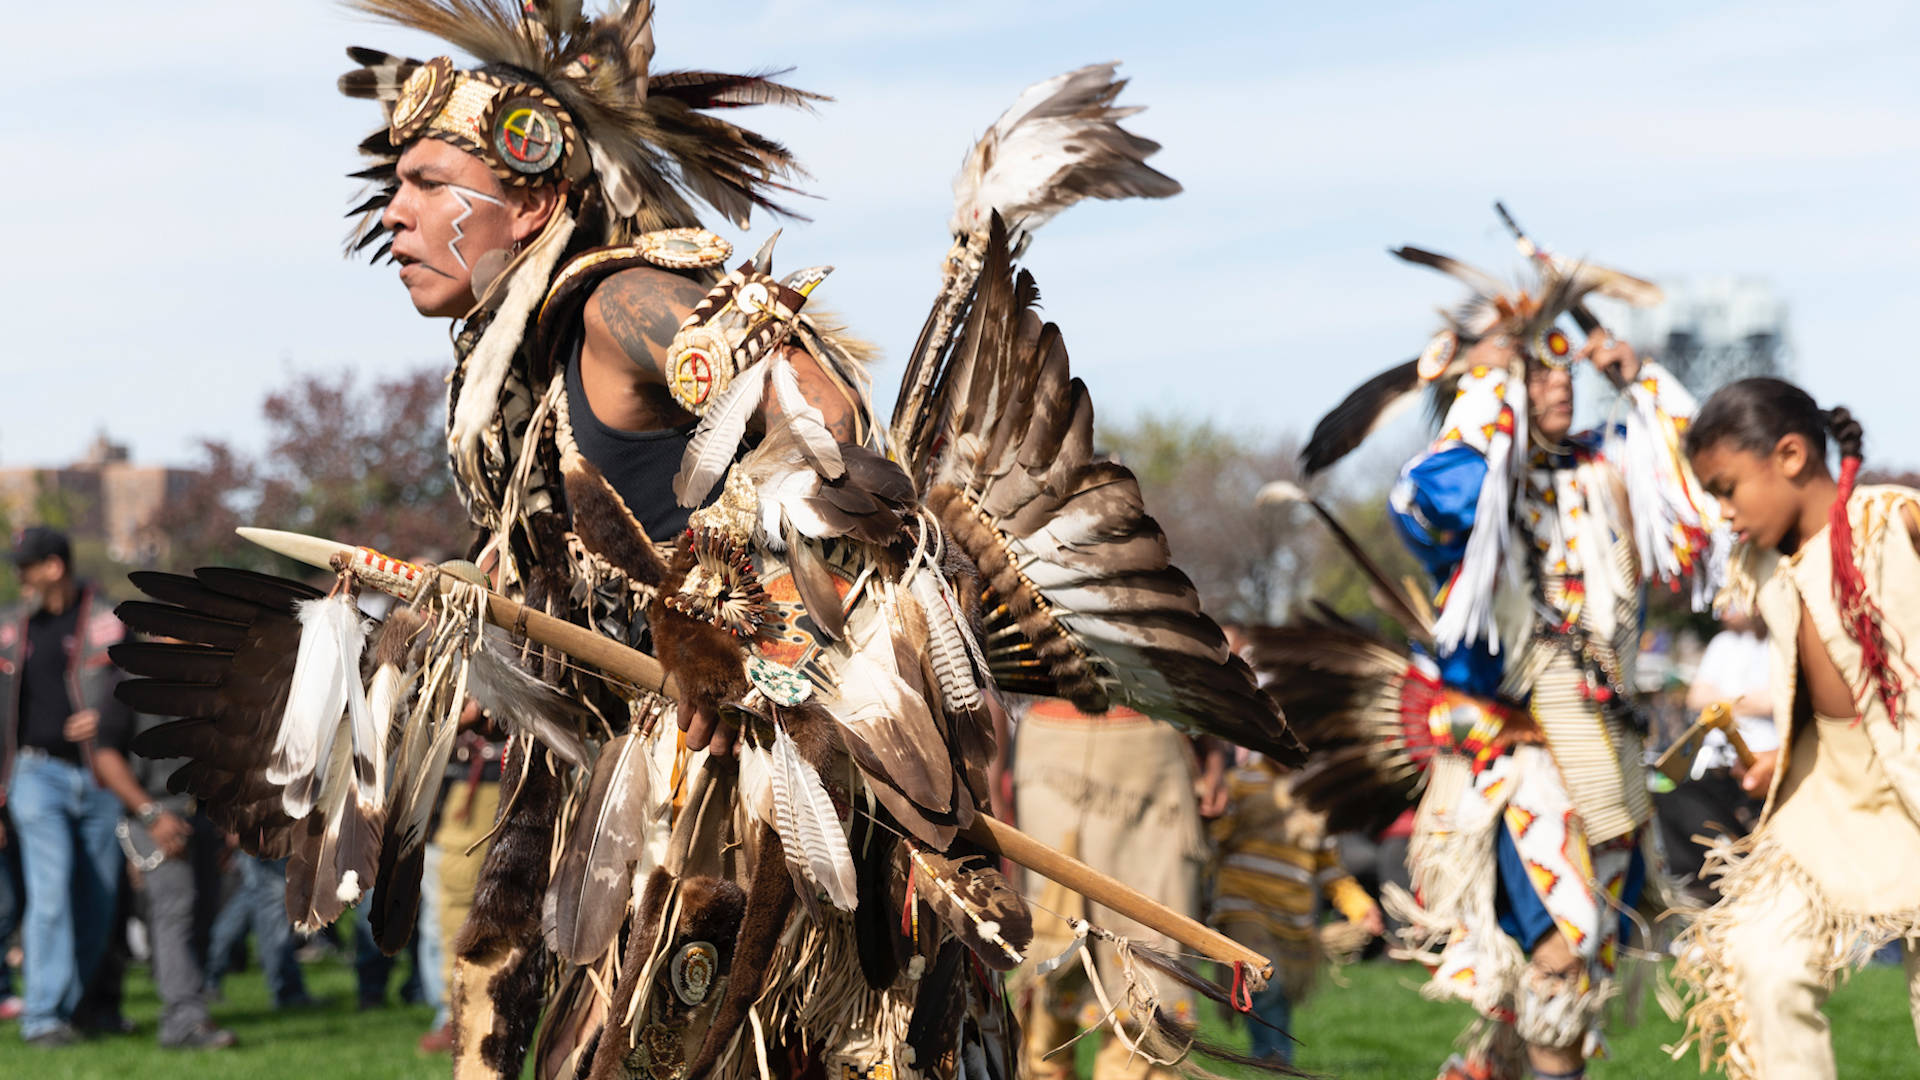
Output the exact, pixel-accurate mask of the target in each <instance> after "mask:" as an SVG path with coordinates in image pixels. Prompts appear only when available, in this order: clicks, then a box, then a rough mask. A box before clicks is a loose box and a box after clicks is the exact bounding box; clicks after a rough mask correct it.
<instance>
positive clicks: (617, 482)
mask: <svg viewBox="0 0 1920 1080" xmlns="http://www.w3.org/2000/svg"><path fill="white" fill-rule="evenodd" d="M567 414H568V417H569V419H571V420H572V421H573V441H574V442H575V443H576V444H578V445H579V447H580V455H581V456H582V457H584V458H586V459H587V460H588V461H590V462H592V463H593V466H594V468H596V469H599V470H600V475H602V476H604V477H606V478H607V483H609V484H612V485H613V490H614V491H616V492H619V493H620V497H621V498H622V499H624V500H626V504H627V509H628V510H631V511H633V516H634V519H635V520H637V521H639V522H640V527H641V528H643V529H645V530H646V531H647V535H648V536H649V537H651V538H653V539H655V540H671V539H673V538H675V537H677V536H679V535H680V534H681V532H683V531H685V529H686V527H687V517H688V515H690V514H692V513H693V511H692V510H691V509H689V508H688V507H684V506H681V505H680V504H679V503H678V502H676V501H675V500H674V497H673V477H674V474H675V473H677V472H679V471H680V457H681V455H682V454H683V453H685V452H686V449H687V443H688V442H690V441H692V439H693V429H694V428H695V427H697V426H698V422H697V421H696V422H694V423H690V424H687V425H686V426H684V427H677V428H666V429H664V430H661V431H622V430H620V429H619V428H612V427H608V426H607V425H606V424H603V423H601V422H600V418H599V417H597V416H595V415H594V414H593V406H591V405H589V404H587V391H586V388H585V387H584V386H583V385H582V384H581V382H580V346H579V345H577V344H576V345H575V346H574V347H573V355H572V357H570V358H569V359H568V360H567ZM717 490H718V486H717V485H716V492H717Z"/></svg>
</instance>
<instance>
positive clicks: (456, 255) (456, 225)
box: [447, 184, 507, 270]
mask: <svg viewBox="0 0 1920 1080" xmlns="http://www.w3.org/2000/svg"><path fill="white" fill-rule="evenodd" d="M447 190H448V191H450V192H452V193H453V198H454V201H456V202H458V203H459V204H460V216H459V217H457V218H454V219H453V239H451V240H449V241H447V250H448V251H450V252H452V253H453V261H455V262H457V263H459V264H460V269H462V270H468V269H471V268H470V267H468V266H467V258H466V256H464V255H462V254H460V241H462V240H464V239H466V236H467V231H466V230H465V229H462V228H461V227H460V223H461V222H463V221H465V220H467V219H468V218H470V217H472V216H473V202H472V200H474V199H479V200H480V201H481V202H490V203H492V204H493V205H495V206H501V207H504V206H506V205H507V204H506V200H504V199H496V198H494V197H493V196H491V195H488V194H487V193H486V192H484V191H475V190H473V189H472V188H469V187H461V186H460V185H459V184H448V185H447Z"/></svg>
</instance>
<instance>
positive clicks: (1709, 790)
mask: <svg viewBox="0 0 1920 1080" xmlns="http://www.w3.org/2000/svg"><path fill="white" fill-rule="evenodd" d="M1724 626H1725V629H1723V630H1721V632H1720V633H1718V634H1716V635H1714V638H1713V640H1712V641H1710V642H1708V643H1707V649H1706V652H1704V653H1702V654H1701V657H1700V666H1699V667H1698V668H1697V669H1696V670H1695V671H1694V676H1693V687H1692V689H1690V690H1689V691H1688V692H1687V709H1688V710H1690V711H1691V712H1692V713H1694V714H1696V715H1697V714H1698V713H1699V712H1700V710H1702V709H1705V708H1706V707H1707V706H1709V705H1712V704H1715V703H1718V702H1724V703H1726V704H1728V705H1731V706H1732V707H1733V719H1734V726H1735V728H1736V730H1738V731H1739V733H1740V737H1741V739H1742V740H1744V741H1745V742H1746V744H1747V747H1748V749H1750V750H1752V751H1753V752H1754V753H1756V754H1757V753H1760V752H1761V751H1764V750H1772V749H1775V748H1777V747H1778V746H1779V745H1780V736H1779V734H1778V733H1777V732H1776V731H1775V730H1774V726H1773V698H1772V696H1771V695H1770V693H1769V687H1770V685H1771V683H1770V679H1771V675H1770V664H1771V662H1772V659H1771V655H1770V651H1769V648H1768V646H1767V637H1766V633H1767V631H1766V626H1765V625H1764V624H1762V623H1760V622H1759V621H1758V620H1757V619H1752V618H1748V617H1746V616H1743V615H1738V614H1729V615H1728V616H1727V618H1726V620H1725V623H1724ZM1736 760H1737V759H1736V757H1735V754H1734V749H1733V744H1732V743H1730V742H1729V741H1728V740H1727V737H1726V736H1725V735H1723V734H1721V733H1720V732H1718V731H1715V732H1712V733H1710V734H1709V735H1708V736H1707V739H1706V742H1705V744H1704V745H1703V746H1702V747H1701V749H1700V755H1699V756H1698V757H1697V758H1695V759H1694V762H1693V771H1692V773H1691V775H1690V778H1689V779H1688V780H1687V781H1686V782H1685V783H1682V784H1679V785H1677V786H1676V787H1675V788H1674V790H1672V791H1670V792H1666V793H1663V794H1660V795H1657V796H1655V804H1656V805H1657V807H1658V809H1659V817H1660V831H1661V839H1662V840H1664V841H1665V843H1666V849H1667V868H1668V870H1669V871H1670V872H1671V873H1672V874H1673V876H1674V877H1675V878H1676V879H1677V880H1679V881H1680V882H1681V884H1682V886H1683V887H1684V888H1685V889H1686V890H1687V891H1688V893H1689V894H1690V895H1691V896H1693V898H1694V899H1695V900H1697V901H1699V902H1700V903H1702V904H1711V903H1713V902H1714V901H1715V900H1717V899H1718V898H1719V892H1718V890H1716V889H1715V888H1714V887H1713V886H1712V885H1710V884H1708V883H1707V882H1704V881H1701V880H1700V868H1701V864H1702V863H1703V862H1704V861H1705V858H1706V849H1705V848H1704V847H1702V846H1701V845H1700V844H1698V843H1696V842H1695V841H1694V839H1693V838H1694V837H1695V836H1713V835H1725V836H1732V837H1740V836H1745V835H1746V834H1747V833H1749V832H1751V831H1752V829H1753V824H1754V822H1755V821H1756V820H1758V819H1759V816H1760V808H1761V801H1760V800H1759V799H1756V798H1753V797H1752V796H1750V795H1748V794H1747V793H1746V792H1744V791H1742V790H1741V788H1740V781H1739V780H1737V779H1735V778H1734V775H1733V766H1734V764H1735V763H1736Z"/></svg>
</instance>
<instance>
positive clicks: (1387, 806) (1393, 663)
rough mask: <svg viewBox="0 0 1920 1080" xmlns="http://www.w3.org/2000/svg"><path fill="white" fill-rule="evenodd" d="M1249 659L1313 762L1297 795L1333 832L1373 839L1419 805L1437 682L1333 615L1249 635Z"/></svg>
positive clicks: (1402, 654) (1401, 653) (1398, 651)
mask: <svg viewBox="0 0 1920 1080" xmlns="http://www.w3.org/2000/svg"><path fill="white" fill-rule="evenodd" d="M1247 654H1248V657H1249V658H1250V660H1251V662H1252V664H1253V667H1254V670H1255V671H1256V672H1258V673H1259V675H1260V678H1261V681H1262V684H1263V685H1265V686H1266V687H1267V689H1268V690H1269V691H1270V692H1271V693H1272V694H1273V695H1274V697H1275V698H1276V699H1277V700H1278V701H1279V702H1280V703H1281V705H1282V707H1284V708H1285V709H1286V710H1287V718H1288V721H1289V722H1290V723H1291V724H1292V725H1293V727H1294V730H1295V731H1297V732H1298V733H1299V734H1300V739H1301V741H1302V742H1304V743H1305V744H1306V745H1307V748H1308V752H1309V756H1308V759H1307V764H1306V765H1305V767H1304V768H1303V769H1302V770H1301V771H1300V772H1299V773H1298V774H1297V779H1296V780H1295V781H1294V789H1293V790H1294V796H1295V797H1296V798H1298V799H1300V800H1301V801H1302V802H1303V803H1305V804H1307V805H1308V806H1310V807H1312V808H1313V809H1315V810H1319V811H1323V812H1325V813H1326V814H1327V820H1328V828H1329V829H1330V830H1331V831H1334V832H1342V831H1347V830H1350V829H1358V830H1361V831H1373V830H1376V829H1378V828H1380V827H1384V826H1385V825H1387V824H1388V823H1390V822H1391V821H1392V820H1393V819H1394V818H1396V817H1398V816H1399V815H1400V814H1401V812H1403V811H1404V810H1406V809H1407V808H1408V807H1410V806H1412V805H1413V802H1414V800H1415V799H1416V798H1417V797H1418V796H1419V793H1420V792H1421V791H1422V790H1423V789H1424V787H1425V784H1426V767H1427V764H1428V762H1429V761H1430V760H1431V759H1432V757H1433V754H1434V752H1435V744H1434V741H1433V736H1432V734H1431V733H1430V731H1429V729H1428V713H1429V712H1430V711H1431V709H1432V707H1433V706H1434V705H1435V704H1436V702H1437V701H1438V695H1439V687H1438V683H1437V681H1436V680H1435V678H1434V676H1433V675H1432V674H1430V673H1428V672H1426V671H1424V670H1423V669H1422V668H1421V667H1420V666H1419V665H1418V664H1417V662H1416V661H1414V660H1413V659H1412V658H1411V657H1410V656H1409V655H1408V653H1407V651H1406V649H1405V648H1404V647H1398V646H1395V645H1394V644H1392V643H1390V642H1388V641H1386V640H1385V639H1384V638H1381V637H1380V636H1378V635H1376V634H1374V633H1372V632H1370V631H1368V630H1366V629H1364V628H1362V627H1360V626H1358V625H1357V624H1355V623H1352V622H1349V621H1347V620H1345V619H1342V618H1340V617H1339V616H1337V615H1335V614H1333V613H1332V612H1329V611H1325V610H1322V611H1321V612H1320V613H1319V614H1318V615H1314V616H1306V617H1302V618H1300V619H1298V620H1296V621H1294V622H1291V623H1288V624H1286V625H1284V626H1263V627H1254V628H1252V629H1251V630H1249V631H1248V648H1247Z"/></svg>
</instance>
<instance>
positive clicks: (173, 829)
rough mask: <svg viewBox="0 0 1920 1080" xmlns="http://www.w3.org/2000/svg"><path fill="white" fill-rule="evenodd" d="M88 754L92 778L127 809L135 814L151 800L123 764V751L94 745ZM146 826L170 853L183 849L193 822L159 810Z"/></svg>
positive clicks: (177, 853)
mask: <svg viewBox="0 0 1920 1080" xmlns="http://www.w3.org/2000/svg"><path fill="white" fill-rule="evenodd" d="M92 757H93V778H94V779H95V780H98V781H99V782H100V786H101V787H103V788H106V789H107V790H108V791H111V792H113V794H114V796H115V797H116V798H118V799H119V800H120V803H121V805H123V806H125V807H126V808H127V810H128V811H130V812H132V813H135V814H138V813H139V812H140V811H141V810H142V809H143V808H145V807H146V806H148V805H149V804H151V803H152V802H153V799H152V798H151V797H149V796H148V795H147V789H146V788H143V787H141V786H140V781H139V780H138V779H137V778H135V777H134V775H133V767H132V766H130V765H128V764H127V758H126V755H124V754H122V753H121V752H120V751H118V750H115V749H114V748H113V747H110V746H95V747H94V748H93V755H92ZM148 830H149V831H150V832H152V833H153V841H154V843H156V844H158V845H160V850H162V851H164V852H166V853H167V855H168V856H169V857H174V856H178V855H179V854H180V853H181V852H183V851H185V850H186V849H187V837H188V836H189V835H191V834H192V833H193V826H191V825H188V824H187V823H186V822H185V821H184V820H182V819H181V818H180V816H179V815H178V814H174V813H171V812H168V811H164V810H163V811H161V813H160V816H159V817H158V818H156V819H154V821H153V823H152V824H151V825H149V826H148Z"/></svg>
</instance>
